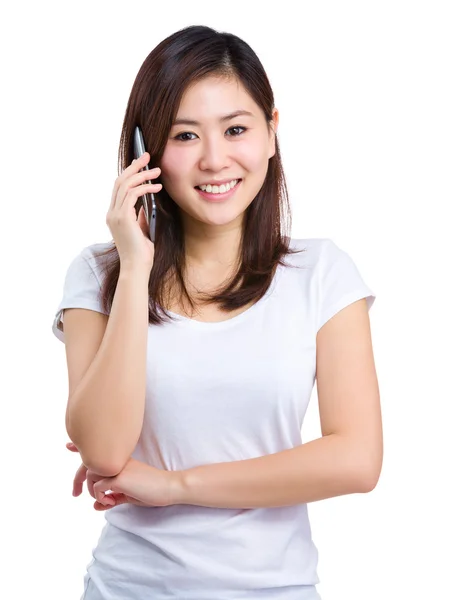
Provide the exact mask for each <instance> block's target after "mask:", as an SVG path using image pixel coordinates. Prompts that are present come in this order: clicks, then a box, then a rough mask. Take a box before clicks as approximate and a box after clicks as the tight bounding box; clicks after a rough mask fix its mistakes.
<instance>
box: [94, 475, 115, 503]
mask: <svg viewBox="0 0 471 600" xmlns="http://www.w3.org/2000/svg"><path fill="white" fill-rule="evenodd" d="M113 483H114V477H107V478H106V479H101V480H100V481H97V482H96V483H95V484H93V491H94V497H95V498H96V500H97V501H98V502H101V504H113V505H114V501H113V500H112V499H111V498H110V499H108V497H107V496H106V494H105V492H107V491H108V490H111V491H113V490H112V488H111V486H112V485H113Z"/></svg>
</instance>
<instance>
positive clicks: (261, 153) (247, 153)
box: [238, 144, 267, 172]
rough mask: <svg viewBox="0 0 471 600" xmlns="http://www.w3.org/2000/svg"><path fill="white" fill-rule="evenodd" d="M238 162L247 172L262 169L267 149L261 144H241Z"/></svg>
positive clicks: (265, 161)
mask: <svg viewBox="0 0 471 600" xmlns="http://www.w3.org/2000/svg"><path fill="white" fill-rule="evenodd" d="M238 162H239V163H240V164H241V165H242V166H243V167H244V169H246V170H247V171H248V172H257V171H260V170H262V169H263V170H264V169H266V166H267V149H266V147H265V146H264V145H263V144H247V145H245V144H244V146H242V145H241V147H240V149H239V152H238Z"/></svg>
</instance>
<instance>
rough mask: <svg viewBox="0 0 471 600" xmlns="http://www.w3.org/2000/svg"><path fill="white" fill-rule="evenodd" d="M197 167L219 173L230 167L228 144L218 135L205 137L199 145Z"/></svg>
mask: <svg viewBox="0 0 471 600" xmlns="http://www.w3.org/2000/svg"><path fill="white" fill-rule="evenodd" d="M201 148H202V150H201V157H200V161H199V163H200V164H199V167H200V169H201V170H202V171H211V172H214V173H219V172H220V171H222V170H223V169H225V168H226V167H228V166H229V165H230V159H229V148H228V142H227V140H225V139H224V138H222V137H221V136H219V135H216V136H211V137H207V138H206V139H205V140H204V142H203V144H202V145H201Z"/></svg>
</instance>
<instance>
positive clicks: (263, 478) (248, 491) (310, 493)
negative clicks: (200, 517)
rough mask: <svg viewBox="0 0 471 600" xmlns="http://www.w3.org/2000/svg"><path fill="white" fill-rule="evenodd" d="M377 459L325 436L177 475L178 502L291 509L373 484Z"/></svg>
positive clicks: (353, 445)
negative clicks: (272, 452)
mask: <svg viewBox="0 0 471 600" xmlns="http://www.w3.org/2000/svg"><path fill="white" fill-rule="evenodd" d="M377 477H379V471H378V459H376V460H375V459H374V458H373V457H371V454H368V453H367V452H365V450H364V449H361V448H360V444H359V443H358V442H355V443H354V442H352V441H351V440H349V439H347V438H344V437H342V436H339V435H328V436H324V437H322V438H319V439H316V440H313V441H311V442H307V443H305V444H303V445H301V446H298V447H296V448H293V449H289V450H284V451H282V452H277V453H276V454H270V455H268V456H262V457H259V458H252V459H247V460H241V461H235V462H228V463H217V464H211V465H202V466H199V467H194V468H191V469H188V470H185V471H182V472H181V485H182V488H181V495H180V498H179V501H178V502H176V503H178V504H196V505H200V506H208V507H216V508H260V507H277V506H290V505H294V504H303V503H308V502H315V501H316V500H323V499H325V498H331V497H334V496H341V495H344V494H352V493H360V492H367V491H370V490H371V489H373V488H374V486H375V485H376V480H377Z"/></svg>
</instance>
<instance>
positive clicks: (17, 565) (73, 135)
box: [0, 0, 471, 600]
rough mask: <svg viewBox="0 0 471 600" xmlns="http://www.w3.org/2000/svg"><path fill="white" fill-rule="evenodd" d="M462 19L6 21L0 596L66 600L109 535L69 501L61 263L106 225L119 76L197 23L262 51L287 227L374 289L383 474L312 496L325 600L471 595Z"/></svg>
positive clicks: (158, 7) (74, 13) (320, 9)
mask: <svg viewBox="0 0 471 600" xmlns="http://www.w3.org/2000/svg"><path fill="white" fill-rule="evenodd" d="M468 9H469V3H468V2H455V1H453V0H447V1H443V2H437V1H433V0H428V1H423V2H419V1H414V0H407V1H405V0H396V1H395V2H377V1H368V2H366V1H361V0H360V1H357V2H349V1H344V2H334V1H333V2H305V1H304V0H302V1H298V2H295V1H293V0H291V1H290V2H283V3H276V2H253V1H250V2H244V1H238V2H231V3H222V2H204V1H203V2H178V3H176V2H175V3H164V2H117V1H113V2H111V1H108V2H90V1H88V2H85V1H82V2H80V3H76V4H72V3H60V2H20V3H16V4H14V5H13V3H10V6H9V7H4V8H3V9H2V23H1V26H0V27H1V31H0V33H1V36H0V44H1V63H2V64H1V80H2V93H1V96H0V101H1V111H0V114H1V133H2V135H1V139H2V143H1V145H0V148H1V149H0V152H1V177H0V182H1V186H2V192H1V196H2V198H1V214H2V218H1V220H0V223H1V225H0V226H1V230H0V233H1V235H0V240H1V254H0V256H1V258H0V260H1V264H0V267H1V294H0V298H1V320H2V328H1V335H0V340H1V363H0V364H1V378H0V385H1V390H0V391H1V415H0V427H1V431H0V439H1V458H2V472H1V493H0V499H1V500H0V501H1V515H2V533H1V538H2V548H3V557H4V558H3V559H2V563H1V564H2V577H1V582H2V583H1V586H2V590H3V592H4V591H5V590H9V592H8V598H9V599H10V600H14V599H21V600H23V599H24V598H47V599H48V600H55V599H58V600H59V599H60V600H64V599H76V600H78V599H79V597H80V595H81V593H82V590H83V576H84V574H85V568H86V565H87V564H88V563H89V562H90V560H91V558H92V554H91V553H92V549H93V548H94V546H95V545H96V543H97V541H98V536H99V534H100V532H101V529H102V527H103V525H104V523H105V520H104V515H103V513H97V512H96V511H94V509H93V499H92V498H91V497H90V496H89V495H88V492H84V493H83V494H82V496H80V497H79V498H73V497H72V495H71V493H72V480H73V477H74V474H75V471H76V469H77V468H78V467H79V465H80V459H79V455H77V454H72V453H71V452H69V451H68V450H67V449H66V448H65V444H66V442H67V441H68V436H67V433H66V430H65V409H66V403H67V394H68V381H67V371H66V361H65V348H64V346H63V344H61V343H60V342H59V341H58V340H57V339H56V338H55V337H54V336H53V334H52V330H51V327H52V321H53V317H54V313H55V311H56V308H57V306H58V304H59V302H60V300H61V297H62V286H63V280H64V276H65V272H66V269H67V267H68V265H69V263H70V261H71V260H72V259H73V258H74V257H75V256H76V255H77V254H78V253H79V252H80V250H81V249H82V248H84V247H85V246H87V245H89V244H92V243H95V242H98V241H107V240H109V239H110V237H111V236H110V233H109V230H108V228H107V226H106V223H105V216H106V212H107V210H108V205H109V201H110V197H111V191H112V188H113V184H114V181H115V179H116V177H117V175H118V170H117V169H118V167H117V164H118V141H119V136H120V133H121V124H122V120H123V116H124V110H125V106H126V103H127V100H128V96H129V92H130V90H131V86H132V84H133V81H134V78H135V76H136V74H137V72H138V70H139V68H140V66H141V64H142V62H143V61H144V59H145V58H146V56H147V55H148V54H149V52H150V51H151V50H152V49H153V48H154V47H155V46H156V45H157V44H158V43H159V42H160V41H162V40H163V39H164V38H165V37H167V36H168V35H170V34H171V33H173V32H174V31H176V30H178V29H181V28H182V27H185V26H187V25H192V24H203V25H209V26H212V27H214V28H216V29H218V30H220V31H228V32H230V33H234V34H236V35H238V36H240V37H241V38H242V39H244V40H245V41H246V42H248V43H249V44H250V45H251V46H252V48H253V49H254V50H255V52H256V53H257V54H258V56H259V57H260V59H261V61H262V63H263V64H264V66H265V68H266V71H267V73H268V77H269V78H270V81H271V84H272V87H273V90H274V93H275V101H276V106H277V107H278V109H279V111H280V125H279V130H278V137H279V142H280V147H281V153H282V159H283V164H284V167H285V170H286V175H287V180H288V186H289V191H290V199H291V206H292V210H293V227H292V231H291V234H292V236H293V237H295V238H303V237H329V238H331V239H332V240H334V241H335V242H336V243H337V244H338V245H339V246H340V247H341V248H343V249H344V250H346V251H347V252H348V253H349V254H350V256H351V257H352V258H353V259H354V261H355V262H356V264H357V266H358V268H359V270H360V273H361V274H362V276H363V278H364V280H365V282H366V283H367V285H369V286H370V287H371V288H372V289H373V290H374V292H375V293H376V294H377V300H376V303H375V305H374V307H373V308H372V310H371V313H370V318H371V325H372V334H373V343H374V351H375V360H376V367H377V373H378V378H379V384H380V390H381V403H382V411H383V423H384V442H385V448H384V464H383V471H382V475H381V479H380V482H379V484H378V486H377V487H376V489H375V490H374V491H373V492H372V493H370V494H365V495H351V496H343V497H338V498H334V499H328V500H324V501H321V502H317V503H311V504H310V505H309V512H310V516H311V524H312V531H313V539H314V542H315V543H316V545H317V547H318V549H319V567H318V572H319V576H320V580H321V583H320V585H319V592H320V593H321V595H322V598H323V600H370V599H371V600H378V599H381V600H399V599H401V600H409V599H410V600H418V599H419V600H439V599H440V600H441V599H443V598H453V600H466V599H469V598H471V592H470V588H469V563H470V559H471V553H470V547H469V539H470V536H471V527H470V516H469V507H470V495H469V491H468V489H469V488H468V481H469V473H470V469H469V459H470V456H471V444H470V436H469V414H470V413H469V404H470V401H471V394H470V385H469V379H468V378H469V372H470V371H469V368H470V367H469V365H470V359H471V356H470V350H469V348H470V345H469V343H470V333H471V327H470V318H469V309H470V285H469V276H470V259H471V255H470V234H469V227H470V220H469V211H468V209H469V205H470V201H471V194H470V187H471V185H470V180H471V176H470V159H471V144H470V140H471V118H470V114H471V110H470V107H471V86H470V73H471V70H470V62H471V61H470V57H471V43H470V35H469V32H470V30H471V19H470V14H469V11H468ZM466 215H468V216H466ZM318 418H319V416H318V411H317V395H316V388H315V389H314V391H313V395H312V400H311V403H310V407H309V410H308V413H307V415H306V418H305V421H304V427H303V439H304V441H309V440H311V439H314V438H315V437H318V436H319V435H320V427H319V421H318ZM3 592H2V593H1V595H2V596H3V595H4V594H3ZM5 597H6V596H5ZM182 600H183V599H182ZM221 600H223V599H221Z"/></svg>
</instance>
